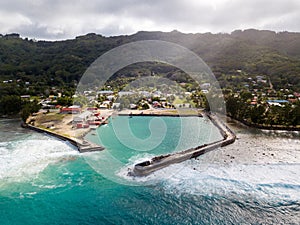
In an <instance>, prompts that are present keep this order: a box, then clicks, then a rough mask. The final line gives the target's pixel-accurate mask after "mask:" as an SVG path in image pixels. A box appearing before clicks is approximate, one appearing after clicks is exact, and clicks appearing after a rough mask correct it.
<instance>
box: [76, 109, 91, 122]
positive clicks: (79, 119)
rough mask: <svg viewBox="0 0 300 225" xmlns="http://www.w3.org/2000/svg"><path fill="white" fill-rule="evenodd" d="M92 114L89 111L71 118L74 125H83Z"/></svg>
mask: <svg viewBox="0 0 300 225" xmlns="http://www.w3.org/2000/svg"><path fill="white" fill-rule="evenodd" d="M93 115H94V114H93V113H92V112H90V111H85V112H83V113H81V114H79V115H77V116H75V117H74V118H73V122H74V123H84V122H86V121H87V120H88V119H89V118H91V117H92V116H93Z"/></svg>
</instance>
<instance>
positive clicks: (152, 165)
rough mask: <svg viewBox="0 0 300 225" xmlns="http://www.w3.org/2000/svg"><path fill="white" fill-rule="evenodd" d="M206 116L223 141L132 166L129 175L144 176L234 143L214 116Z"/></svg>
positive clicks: (222, 124)
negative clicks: (218, 131)
mask: <svg viewBox="0 0 300 225" xmlns="http://www.w3.org/2000/svg"><path fill="white" fill-rule="evenodd" d="M206 116H207V117H208V118H209V119H210V120H211V121H212V123H213V124H214V125H215V126H216V127H217V128H218V129H219V130H220V132H221V134H222V136H223V140H221V141H216V142H213V143H210V144H204V145H201V146H198V147H196V148H190V149H187V150H185V151H181V152H177V153H173V154H168V155H161V156H157V157H154V158H152V159H151V160H148V161H144V162H141V163H138V164H136V165H134V169H133V171H131V172H129V175H133V176H146V175H149V174H150V173H152V172H154V171H156V170H159V169H162V168H164V167H167V166H169V165H171V164H175V163H180V162H183V161H185V160H188V159H191V158H197V157H198V156H200V155H203V154H205V153H207V152H209V151H212V150H214V149H216V148H218V147H223V146H226V145H229V144H232V143H233V142H234V141H235V139H236V136H235V134H234V133H233V132H232V131H231V130H230V129H229V127H227V126H226V125H225V124H224V123H223V122H222V121H221V120H220V119H219V118H218V117H217V116H216V115H213V114H210V113H207V114H206Z"/></svg>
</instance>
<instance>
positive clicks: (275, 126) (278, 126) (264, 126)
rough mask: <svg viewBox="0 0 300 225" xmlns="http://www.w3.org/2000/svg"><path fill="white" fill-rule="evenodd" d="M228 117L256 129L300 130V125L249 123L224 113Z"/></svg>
mask: <svg viewBox="0 0 300 225" xmlns="http://www.w3.org/2000/svg"><path fill="white" fill-rule="evenodd" d="M226 116H227V117H228V118H230V119H231V120H234V121H236V122H239V123H241V124H243V125H245V126H247V127H249V128H256V129H260V130H274V131H275V130H281V131H300V127H294V126H289V127H287V126H283V125H273V126H272V125H270V126H267V125H263V124H255V123H249V122H247V121H245V120H238V119H236V118H233V117H231V116H229V115H226Z"/></svg>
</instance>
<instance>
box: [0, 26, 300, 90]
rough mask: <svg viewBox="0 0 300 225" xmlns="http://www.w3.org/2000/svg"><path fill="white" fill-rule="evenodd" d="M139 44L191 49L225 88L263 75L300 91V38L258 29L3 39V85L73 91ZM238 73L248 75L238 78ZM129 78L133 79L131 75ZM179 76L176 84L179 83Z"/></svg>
mask: <svg viewBox="0 0 300 225" xmlns="http://www.w3.org/2000/svg"><path fill="white" fill-rule="evenodd" d="M138 40H164V41H170V42H174V43H177V44H180V45H182V46H185V47H187V48H189V49H190V50H192V51H194V52H195V53H196V54H198V55H199V56H200V57H201V58H202V59H203V60H204V61H205V62H206V63H207V64H208V65H209V66H210V67H211V68H212V70H213V72H214V73H215V75H216V77H217V78H218V79H219V81H220V83H221V85H222V86H223V87H227V86H234V85H237V83H238V82H242V81H243V79H245V78H246V77H247V76H257V75H264V76H266V77H268V78H269V79H270V80H271V82H272V84H273V85H274V87H275V88H290V89H293V90H294V91H299V90H300V76H299V75H300V33H290V32H282V33H275V32H272V31H258V30H253V29H251V30H245V31H234V32H232V33H231V34H211V33H205V34H183V33H180V32H178V31H172V32H168V33H165V32H144V31H141V32H138V33H136V34H134V35H129V36H116V37H103V36H101V35H97V34H87V35H84V36H79V37H76V38H75V39H72V40H65V41H54V42H49V41H33V40H28V39H22V38H20V37H18V35H16V34H14V35H4V36H0V79H1V83H2V81H4V80H9V79H13V80H17V79H21V80H22V81H24V82H25V81H27V82H30V84H34V86H35V87H36V89H35V90H34V91H35V92H41V93H43V91H44V90H46V89H48V88H49V86H50V87H51V86H59V87H66V89H67V88H69V87H74V84H76V82H77V81H78V80H79V79H80V77H81V76H82V74H83V73H84V71H85V70H86V69H87V67H88V66H89V65H90V64H91V63H92V62H93V61H94V60H95V59H96V58H97V57H98V56H100V55H101V54H103V53H105V52H106V51H108V50H110V49H112V48H114V47H117V46H119V45H122V44H124V43H129V42H132V41H138ZM136 67H137V66H135V69H136ZM140 67H141V68H142V69H143V70H144V72H145V74H147V73H149V71H151V70H153V65H150V64H148V66H147V64H141V65H140ZM125 70H126V69H125ZM127 70H128V68H127ZM147 70H148V72H147ZM237 70H242V71H243V73H242V74H241V73H237ZM159 71H160V72H161V73H170V71H171V72H172V73H176V71H175V72H174V69H172V68H171V67H170V66H166V65H165V66H160V70H159ZM123 72H124V71H123ZM120 74H121V73H120ZM122 74H123V75H124V73H122ZM126 74H127V75H128V76H134V74H132V73H131V74H130V73H129V72H128V71H127V73H126V72H125V76H127V75H126ZM177 74H181V73H177ZM180 76H181V75H177V77H176V78H174V79H175V80H176V79H177V80H178V79H180ZM232 77H234V78H235V79H231V78H232ZM19 86H20V92H22V93H23V91H24V90H27V92H28V88H27V87H26V86H22V85H21V84H20V85H19ZM1 87H2V88H1V94H8V93H9V92H10V91H11V90H6V89H5V87H3V85H1ZM22 88H23V89H22Z"/></svg>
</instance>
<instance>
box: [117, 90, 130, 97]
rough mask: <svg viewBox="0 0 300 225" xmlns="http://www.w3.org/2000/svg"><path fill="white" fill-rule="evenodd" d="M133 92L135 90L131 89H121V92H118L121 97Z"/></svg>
mask: <svg viewBox="0 0 300 225" xmlns="http://www.w3.org/2000/svg"><path fill="white" fill-rule="evenodd" d="M132 94H133V92H131V91H119V93H118V95H119V97H122V96H124V95H132Z"/></svg>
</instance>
